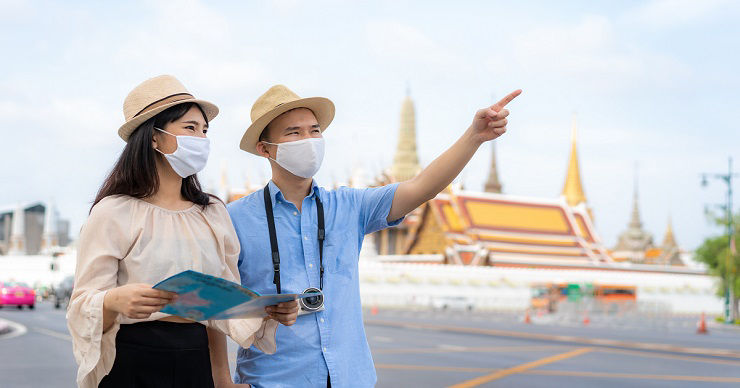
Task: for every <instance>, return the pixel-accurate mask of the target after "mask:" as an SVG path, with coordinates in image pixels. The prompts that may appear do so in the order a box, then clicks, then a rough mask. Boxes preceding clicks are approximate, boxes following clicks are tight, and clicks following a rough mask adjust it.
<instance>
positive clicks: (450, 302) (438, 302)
mask: <svg viewBox="0 0 740 388" xmlns="http://www.w3.org/2000/svg"><path fill="white" fill-rule="evenodd" d="M431 307H432V308H433V309H435V310H458V311H459V310H466V311H473V309H474V308H475V304H474V303H473V301H472V300H470V299H468V298H466V297H464V296H441V297H436V298H433V299H432V301H431Z"/></svg>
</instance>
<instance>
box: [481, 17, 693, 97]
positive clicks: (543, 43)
mask: <svg viewBox="0 0 740 388" xmlns="http://www.w3.org/2000/svg"><path fill="white" fill-rule="evenodd" d="M488 64H489V67H490V68H491V69H492V70H494V72H497V73H503V74H523V75H524V76H522V78H525V79H526V78H533V79H537V80H553V81H555V80H559V79H562V78H563V77H566V79H565V80H566V81H569V82H570V81H578V86H579V87H581V88H584V89H592V90H600V91H602V92H603V91H608V90H625V89H632V88H634V86H635V84H636V83H643V84H653V83H658V84H663V85H670V83H671V82H674V81H675V79H676V78H678V77H686V76H687V75H689V74H690V69H689V68H688V67H687V66H685V65H683V64H682V63H680V62H679V61H677V60H675V59H673V58H671V57H669V56H666V55H662V54H660V53H657V52H651V51H645V50H641V49H639V48H637V47H633V46H630V45H627V44H624V43H621V41H620V40H619V39H618V37H617V35H616V32H615V26H614V24H613V23H612V22H611V21H610V20H609V19H608V18H606V17H603V16H598V15H586V16H584V17H583V18H582V19H581V21H580V22H578V23H576V24H550V25H544V26H541V27H537V28H534V29H531V30H529V31H527V32H525V33H523V34H521V35H517V36H514V37H513V39H512V43H511V50H510V51H509V55H506V56H497V57H491V58H489V60H488Z"/></svg>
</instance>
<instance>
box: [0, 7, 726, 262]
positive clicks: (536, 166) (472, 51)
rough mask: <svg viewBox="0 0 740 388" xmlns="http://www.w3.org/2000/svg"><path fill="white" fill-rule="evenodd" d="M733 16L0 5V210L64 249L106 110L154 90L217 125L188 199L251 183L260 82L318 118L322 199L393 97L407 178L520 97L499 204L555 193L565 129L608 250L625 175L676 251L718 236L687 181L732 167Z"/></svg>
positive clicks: (256, 171) (618, 223) (93, 185)
mask: <svg viewBox="0 0 740 388" xmlns="http://www.w3.org/2000/svg"><path fill="white" fill-rule="evenodd" d="M738 16H740V6H739V5H738V3H736V2H729V1H721V0H716V1H711V0H710V1H686V0H677V1H666V0H656V1H620V2H598V4H597V2H589V1H583V2H545V1H542V2H529V1H528V2H494V1H480V2H473V1H470V2H467V1H460V2H449V1H445V2H442V1H440V2H436V1H423V2H422V1H373V2H370V1H311V2H307V1H306V2H301V1H261V2H237V1H233V2H225V1H209V2H200V1H167V2H165V1H161V2H158V1H138V2H128V3H127V4H126V5H123V4H118V3H113V2H51V1H48V2H46V1H34V2H31V1H18V0H0V49H1V50H2V52H3V53H4V55H3V57H4V59H3V61H2V64H1V65H0V66H1V67H0V69H2V71H1V72H0V117H2V122H3V130H2V134H3V136H2V143H0V144H2V150H1V151H0V163H1V164H2V166H3V167H2V169H0V182H3V184H2V189H0V204H6V203H8V204H12V203H15V202H16V201H25V200H46V199H50V198H53V199H54V200H55V201H56V202H57V204H58V206H59V208H60V212H61V213H62V216H63V217H66V218H69V219H71V220H72V229H73V230H75V231H76V230H78V229H79V227H80V226H81V224H82V223H83V222H84V220H85V217H86V214H87V210H88V207H89V204H90V202H91V200H92V199H93V197H94V194H95V191H96V190H97V189H98V187H99V185H100V183H101V181H102V179H103V178H104V176H105V174H106V172H107V171H108V170H109V168H110V167H111V166H112V164H113V162H114V160H115V158H116V157H117V155H118V153H119V152H120V151H121V149H122V148H123V142H122V141H121V140H120V139H119V138H118V137H117V135H116V130H117V128H118V126H120V124H121V123H122V120H123V114H122V110H121V106H122V102H123V98H124V97H125V95H126V94H127V93H128V91H129V90H130V89H131V88H133V87H134V86H135V85H136V84H138V83H139V82H141V81H143V80H144V79H146V78H149V77H152V76H156V75H159V74H173V75H175V76H177V77H178V78H180V79H181V80H182V81H183V82H184V83H185V85H186V86H187V87H188V88H189V89H190V90H191V91H192V92H193V93H194V94H196V95H197V96H198V97H201V98H205V99H209V100H211V101H213V102H215V103H216V104H218V105H219V107H220V108H221V112H222V113H221V115H220V116H219V117H218V118H217V119H216V120H214V122H213V123H212V127H211V129H212V130H211V132H210V137H211V139H212V142H213V146H212V154H211V159H210V161H209V165H208V167H207V168H206V170H205V171H204V172H203V173H202V175H201V179H202V181H203V182H204V183H205V184H206V185H215V184H216V183H217V182H218V180H219V175H220V170H221V167H222V166H225V167H226V168H227V171H228V177H229V181H230V183H231V184H232V185H236V186H241V185H243V182H245V181H247V180H249V181H251V182H253V183H257V182H260V181H262V180H263V179H265V178H266V177H268V176H269V172H268V168H267V163H266V162H265V161H263V160H260V159H258V158H256V157H254V156H251V155H248V154H246V153H244V152H242V151H240V150H239V149H238V142H239V139H240V138H241V135H242V133H243V130H244V129H245V128H246V127H247V126H248V124H249V122H250V119H249V110H250V107H251V104H252V103H253V102H254V100H255V99H256V98H257V97H258V96H259V95H260V94H261V93H263V92H264V91H265V90H266V89H267V88H268V87H269V86H271V85H273V84H276V83H283V84H286V85H288V86H289V87H290V88H292V89H293V90H294V91H296V92H297V93H298V94H300V95H303V96H313V95H321V96H326V97H329V98H331V99H332V100H333V101H334V102H335V104H336V106H337V116H336V119H335V121H334V123H333V124H332V126H331V127H330V128H329V130H328V131H327V132H326V138H327V155H326V158H325V161H324V165H323V167H322V169H321V171H320V172H319V174H318V180H319V182H320V183H322V184H324V185H330V184H331V183H332V182H333V181H346V180H347V178H348V177H349V175H350V174H351V172H352V170H353V169H355V168H362V169H364V170H365V171H366V172H367V174H368V176H369V175H373V174H375V173H378V172H379V171H380V170H381V169H382V168H385V167H387V166H389V165H390V162H391V160H392V157H393V153H394V150H395V146H396V139H397V131H398V119H399V117H398V116H399V110H400V105H401V101H402V99H403V97H404V95H405V93H406V88H407V85H409V86H410V90H411V96H412V98H413V99H414V101H415V104H416V115H417V140H418V147H419V154H420V157H421V161H422V163H423V164H428V163H429V162H430V161H431V160H433V158H434V157H435V156H436V155H438V154H439V153H441V152H442V151H443V150H444V149H445V148H446V147H448V146H449V145H451V144H452V143H453V142H454V141H455V140H456V139H457V138H458V137H459V136H460V134H462V132H463V131H464V129H465V128H466V127H467V125H468V124H469V122H470V120H471V118H472V115H473V113H474V112H475V110H477V109H479V108H481V107H484V106H486V105H487V104H490V103H491V102H492V100H493V98H494V97H499V98H500V97H502V96H503V95H505V94H506V93H507V92H509V91H510V90H513V89H516V88H522V89H523V90H524V93H523V94H522V96H520V97H519V98H517V100H516V101H515V102H513V103H512V104H511V105H510V110H511V112H512V114H511V116H510V124H509V132H508V133H507V134H506V135H505V136H504V137H502V138H501V139H499V140H497V143H498V144H497V152H498V163H499V167H500V177H501V180H502V182H503V184H504V191H505V192H507V193H511V194H516V195H524V196H539V197H554V196H557V195H558V194H559V193H560V190H561V188H562V184H563V179H564V176H565V169H566V164H567V156H568V147H569V142H570V139H569V136H570V123H571V119H572V115H573V113H574V112H577V117H578V123H579V125H578V126H579V146H580V149H579V152H580V161H581V175H582V178H583V182H584V186H585V190H586V195H587V197H588V200H589V203H590V205H591V207H592V208H593V210H594V214H595V218H596V224H597V228H598V229H599V231H600V233H601V235H602V238H603V239H604V240H605V241H606V242H607V245H609V246H612V245H613V244H614V242H615V241H616V238H617V235H618V233H619V232H620V231H622V230H623V229H624V228H625V226H626V224H627V221H628V218H629V212H630V209H631V206H632V204H631V196H632V190H633V183H632V182H633V171H634V167H633V166H634V165H635V163H638V164H639V187H640V208H641V212H642V216H643V222H644V224H645V227H646V229H648V230H649V231H650V232H652V233H653V234H654V236H655V240H656V241H657V242H660V241H661V240H662V237H663V233H664V231H665V228H666V222H667V218H668V216H669V215H671V216H672V218H673V223H674V230H675V233H676V237H677V239H678V242H679V244H681V245H682V246H683V247H684V248H687V249H693V248H695V247H696V246H697V245H698V244H700V242H701V241H702V239H703V238H704V237H705V236H708V235H712V234H716V233H720V230H719V229H717V228H715V227H713V226H711V225H709V224H708V223H707V222H706V219H705V217H704V211H703V210H704V205H705V204H708V203H709V204H711V203H716V202H720V201H722V200H723V193H724V191H723V190H724V188H723V186H722V185H721V184H720V183H719V182H712V184H710V186H709V187H708V188H706V189H702V187H701V186H700V184H699V183H700V175H699V174H700V173H701V172H704V171H717V172H721V171H723V170H724V169H726V166H727V157H728V156H734V157H735V158H736V159H740V152H738V145H739V144H740V135H738V133H739V131H738V129H737V128H736V126H737V119H736V118H735V115H736V113H735V112H736V111H737V109H736V106H738V104H740V92H738V90H740V88H739V87H740V72H738V69H739V68H740V66H739V65H740V58H738V55H739V54H738V51H737V42H738V41H740V29H739V28H738V27H737V25H736V24H737V23H736V21H737V20H738ZM489 158H490V155H489V148H488V147H487V146H486V147H484V148H482V149H481V151H479V153H478V154H477V155H476V156H475V157H474V159H473V160H472V161H471V163H470V164H469V166H468V167H467V168H466V169H465V171H464V172H463V173H462V174H461V177H460V180H461V181H462V182H463V183H464V184H465V185H466V187H467V188H469V189H480V188H481V187H482V184H483V181H484V179H485V177H486V174H487V172H488V171H487V170H488V163H489ZM736 165H737V166H739V167H740V161H739V162H737V163H736ZM735 189H736V191H740V186H736V188H735ZM735 202H736V203H738V200H737V197H736V200H735ZM736 208H737V207H736Z"/></svg>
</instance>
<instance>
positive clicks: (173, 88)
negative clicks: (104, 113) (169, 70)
mask: <svg viewBox="0 0 740 388" xmlns="http://www.w3.org/2000/svg"><path fill="white" fill-rule="evenodd" d="M187 102H194V103H196V104H198V105H200V107H201V109H203V112H204V113H205V114H206V119H207V120H208V121H209V122H210V121H211V120H213V118H214V117H216V115H217V114H218V107H217V106H216V105H214V104H212V103H210V102H208V101H204V100H198V99H196V98H195V97H193V95H192V94H190V92H188V90H187V89H185V86H183V84H182V83H181V82H180V81H178V80H177V78H175V77H173V76H171V75H160V76H159V77H154V78H151V79H148V80H146V81H144V82H142V83H141V84H139V85H138V86H137V87H135V88H134V90H132V91H131V93H129V94H128V96H126V99H125V100H123V117H124V119H125V120H126V122H125V123H124V124H123V125H121V128H119V129H118V136H121V139H123V140H124V141H126V142H127V141H128V138H129V136H131V133H132V132H133V131H134V130H135V129H136V128H138V127H139V125H141V124H142V123H143V122H145V121H147V120H149V119H150V118H152V117H154V116H156V115H157V113H159V112H162V111H163V110H165V109H167V108H169V107H172V106H175V105H178V104H184V103H187Z"/></svg>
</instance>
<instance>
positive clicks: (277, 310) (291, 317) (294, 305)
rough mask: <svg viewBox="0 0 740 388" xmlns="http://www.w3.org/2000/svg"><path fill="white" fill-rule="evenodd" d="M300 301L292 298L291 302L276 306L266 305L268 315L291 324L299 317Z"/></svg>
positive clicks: (284, 323) (285, 323) (287, 324)
mask: <svg viewBox="0 0 740 388" xmlns="http://www.w3.org/2000/svg"><path fill="white" fill-rule="evenodd" d="M298 308H299V307H298V301H297V300H291V301H290V302H282V303H278V304H277V305H274V306H267V307H265V311H266V312H267V316H268V317H269V318H272V319H274V320H276V321H278V322H280V323H282V324H283V325H285V326H291V325H292V324H294V323H295V321H296V319H298Z"/></svg>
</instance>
